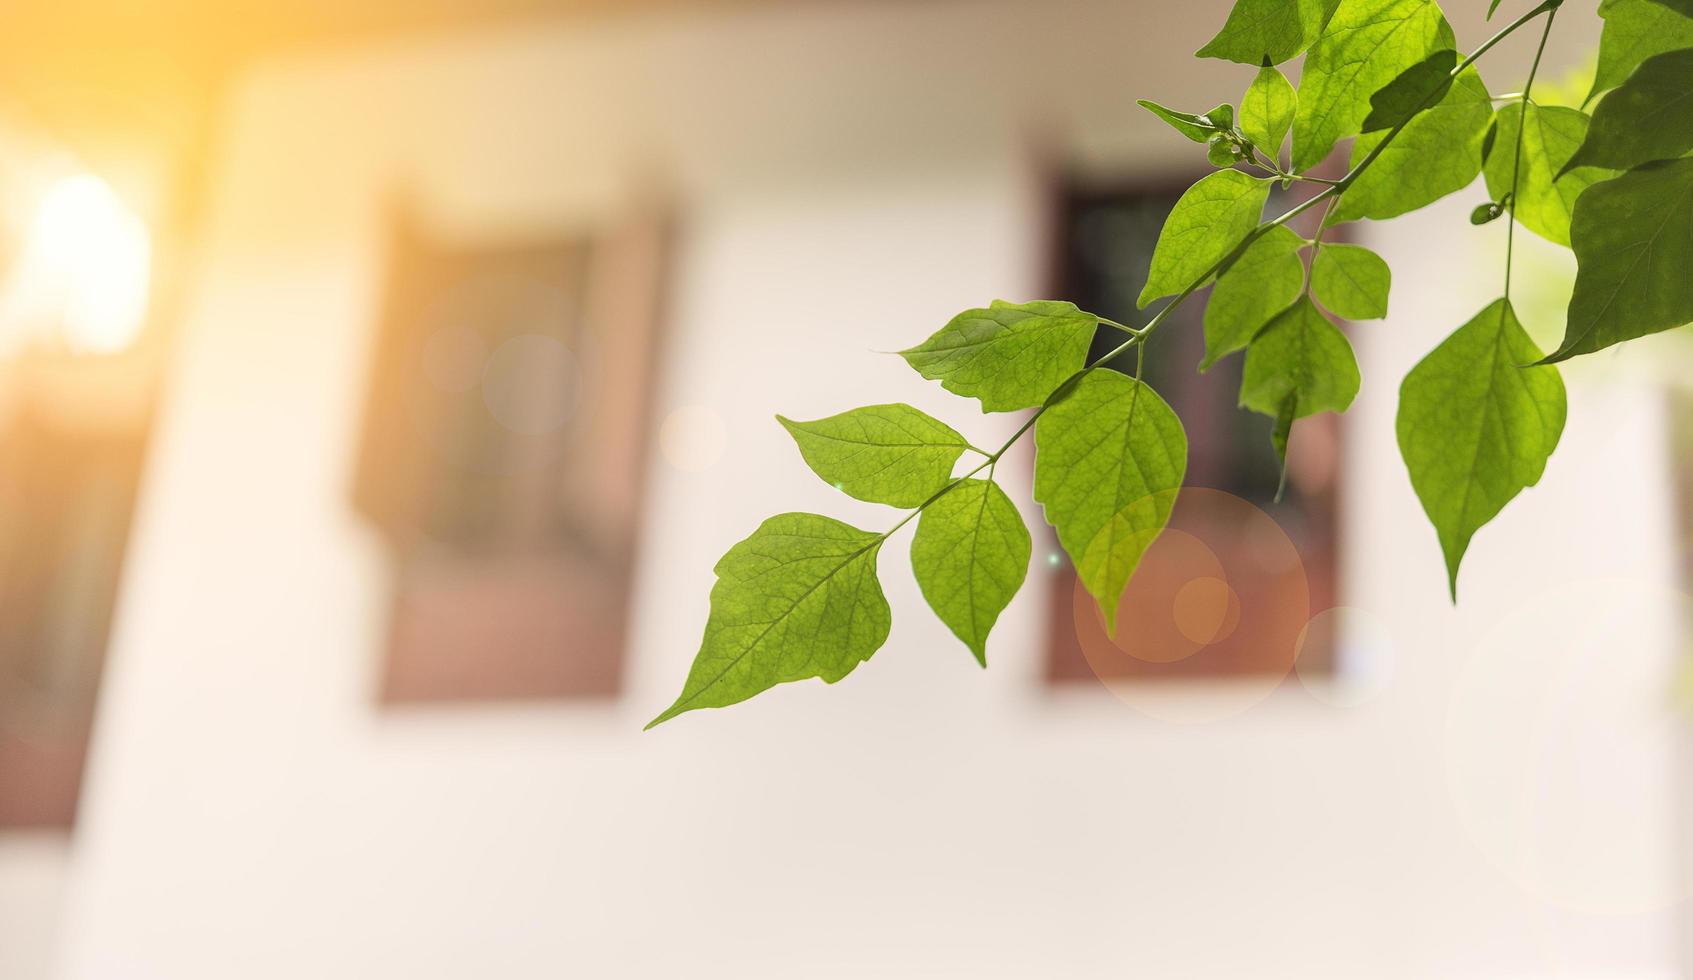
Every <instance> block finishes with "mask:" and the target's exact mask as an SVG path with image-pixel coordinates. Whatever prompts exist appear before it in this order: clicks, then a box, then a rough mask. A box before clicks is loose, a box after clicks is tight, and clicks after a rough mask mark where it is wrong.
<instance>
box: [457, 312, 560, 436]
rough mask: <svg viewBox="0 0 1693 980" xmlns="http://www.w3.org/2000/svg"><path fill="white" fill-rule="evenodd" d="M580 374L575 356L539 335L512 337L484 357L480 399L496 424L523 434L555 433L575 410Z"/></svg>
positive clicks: (556, 343)
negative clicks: (497, 421)
mask: <svg viewBox="0 0 1693 980" xmlns="http://www.w3.org/2000/svg"><path fill="white" fill-rule="evenodd" d="M580 386H581V373H580V370H579V368H578V365H577V362H576V356H575V355H574V354H572V353H571V352H570V348H568V347H566V346H564V344H562V343H560V342H559V341H558V340H556V339H555V338H552V337H547V336H543V335H541V334H524V335H522V336H518V337H513V338H512V339H510V340H508V341H506V342H505V343H503V344H501V345H500V346H499V349H497V350H495V351H494V353H493V355H492V356H491V357H489V358H488V362H487V366H486V368H485V369H484V371H483V375H482V399H483V402H484V403H485V404H486V405H487V406H488V411H489V412H490V413H492V415H493V416H494V418H496V419H498V420H499V422H500V424H501V425H503V426H505V427H506V428H508V429H510V430H511V431H513V432H517V433H520V434H523V435H544V434H546V433H549V432H553V431H556V430H557V429H558V428H559V427H560V426H562V425H563V424H564V423H565V422H566V421H567V420H568V419H569V418H570V416H571V415H572V414H573V413H574V412H575V410H576V404H577V400H578V397H579V395H580V390H579V389H580Z"/></svg>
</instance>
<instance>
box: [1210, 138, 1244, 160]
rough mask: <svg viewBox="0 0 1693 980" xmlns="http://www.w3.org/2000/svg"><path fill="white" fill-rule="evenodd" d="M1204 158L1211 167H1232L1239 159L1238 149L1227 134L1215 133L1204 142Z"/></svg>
mask: <svg viewBox="0 0 1693 980" xmlns="http://www.w3.org/2000/svg"><path fill="white" fill-rule="evenodd" d="M1205 159H1206V160H1208V161H1210V163H1211V166H1213V167H1232V166H1234V165H1235V162H1236V161H1238V160H1239V159H1240V151H1239V150H1238V149H1237V148H1236V147H1235V145H1234V141H1233V140H1230V139H1229V138H1228V137H1227V136H1222V135H1217V136H1213V137H1211V141H1210V142H1209V143H1206V144H1205Z"/></svg>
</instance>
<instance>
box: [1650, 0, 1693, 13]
mask: <svg viewBox="0 0 1693 980" xmlns="http://www.w3.org/2000/svg"><path fill="white" fill-rule="evenodd" d="M1654 2H1655V3H1658V4H1660V5H1662V6H1665V7H1668V8H1670V9H1671V10H1674V11H1676V12H1678V13H1680V14H1681V15H1682V16H1684V17H1693V0H1654Z"/></svg>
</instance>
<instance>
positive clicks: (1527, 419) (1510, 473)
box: [1395, 299, 1565, 600]
mask: <svg viewBox="0 0 1693 980" xmlns="http://www.w3.org/2000/svg"><path fill="white" fill-rule="evenodd" d="M1539 356H1540V350H1539V348H1537V347H1535V346H1534V342H1533V341H1532V340H1530V339H1529V337H1528V333H1527V332H1526V331H1524V330H1523V327H1522V324H1521V323H1519V322H1518V321H1517V316H1516V313H1515V311H1513V310H1512V309H1511V304H1510V302H1509V301H1508V300H1503V299H1501V300H1497V301H1495V302H1494V303H1493V304H1492V305H1490V306H1488V307H1487V309H1485V310H1482V311H1481V313H1479V314H1477V315H1476V318H1475V319H1473V320H1471V321H1470V322H1469V323H1466V324H1464V325H1463V326H1461V327H1459V328H1458V329H1457V331H1456V332H1455V333H1453V334H1452V336H1450V337H1448V338H1446V339H1445V340H1444V341H1442V342H1441V344H1440V346H1439V347H1436V348H1435V349H1434V350H1433V351H1431V352H1430V353H1429V355H1428V356H1427V357H1425V358H1423V359H1422V361H1421V362H1419V363H1418V364H1417V366H1416V367H1414V368H1412V369H1411V373H1410V374H1408V375H1406V376H1405V383H1404V384H1403V385H1401V386H1400V388H1399V418H1398V421H1397V422H1396V424H1395V428H1396V430H1397V432H1398V436H1399V452H1400V455H1402V456H1403V457H1404V458H1405V467H1406V469H1408V470H1409V471H1410V473H1411V486H1412V488H1413V489H1415V490H1416V491H1417V499H1419V500H1421V501H1422V503H1423V510H1424V511H1426V512H1427V513H1428V517H1429V520H1430V521H1432V522H1433V523H1434V529H1435V531H1436V533H1437V534H1438V535H1439V536H1440V550H1441V551H1442V553H1444V555H1445V557H1446V574H1447V581H1448V585H1449V587H1450V589H1451V591H1452V597H1453V599H1454V600H1456V599H1457V595H1458V564H1459V562H1461V561H1462V560H1463V558H1464V549H1466V548H1468V547H1469V543H1470V538H1471V537H1472V536H1473V535H1474V534H1475V532H1476V531H1477V530H1478V529H1480V528H1481V527H1482V525H1484V524H1486V523H1487V522H1488V521H1490V520H1492V519H1493V518H1494V516H1495V515H1496V514H1498V513H1499V511H1500V510H1502V509H1503V508H1504V506H1505V505H1506V504H1508V503H1510V502H1511V499H1512V498H1513V497H1515V496H1516V495H1517V494H1518V493H1520V492H1522V490H1523V489H1524V488H1525V487H1532V486H1534V485H1535V484H1536V483H1537V482H1539V480H1540V474H1541V473H1542V472H1544V471H1545V469H1546V460H1547V458H1548V457H1550V456H1551V455H1552V450H1553V449H1554V448H1556V447H1557V445H1558V436H1559V435H1560V434H1561V433H1562V432H1563V430H1564V409H1565V404H1564V382H1563V379H1562V378H1560V377H1559V376H1558V370H1557V368H1554V367H1530V368H1524V367H1519V366H1518V365H1522V364H1527V363H1529V362H1531V361H1534V360H1536V359H1538V358H1539Z"/></svg>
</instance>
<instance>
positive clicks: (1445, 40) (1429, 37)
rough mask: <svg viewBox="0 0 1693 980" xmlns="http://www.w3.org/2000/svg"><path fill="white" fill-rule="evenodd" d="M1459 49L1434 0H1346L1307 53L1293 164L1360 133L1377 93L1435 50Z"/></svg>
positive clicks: (1314, 159) (1303, 165)
mask: <svg viewBox="0 0 1693 980" xmlns="http://www.w3.org/2000/svg"><path fill="white" fill-rule="evenodd" d="M1456 46H1457V42H1456V39H1455V38H1454V37H1453V35H1452V28H1451V26H1449V25H1448V24H1447V23H1446V18H1445V17H1444V16H1442V14H1441V12H1440V6H1439V5H1438V4H1437V3H1435V2H1434V0H1342V2H1341V4H1340V7H1339V9H1337V10H1336V11H1335V13H1334V17H1333V19H1332V20H1330V21H1329V26H1328V28H1327V30H1325V31H1324V32H1323V36H1322V38H1321V39H1320V40H1318V41H1317V43H1315V44H1313V45H1312V46H1311V51H1310V53H1309V54H1307V55H1306V56H1305V68H1304V72H1303V75H1302V77H1301V78H1300V82H1299V112H1298V114H1297V115H1296V116H1295V117H1294V120H1293V168H1294V169H1295V170H1300V171H1303V170H1306V169H1308V168H1310V167H1313V166H1315V165H1316V164H1318V163H1319V162H1321V161H1322V159H1323V158H1324V157H1326V156H1328V154H1329V150H1331V149H1333V148H1334V144H1335V142H1336V141H1338V140H1340V139H1343V138H1344V137H1347V136H1352V135H1354V134H1356V133H1358V132H1359V131H1360V127H1361V126H1362V125H1363V122H1364V118H1365V117H1366V116H1368V115H1369V114H1370V96H1372V95H1374V94H1375V93H1376V92H1377V91H1378V90H1379V89H1381V87H1382V86H1384V85H1386V84H1388V83H1389V82H1391V81H1393V80H1394V79H1395V78H1397V77H1399V74H1400V73H1401V72H1403V71H1404V70H1405V69H1407V68H1409V67H1411V66H1412V65H1414V64H1416V63H1417V62H1419V61H1422V60H1423V59H1424V58H1427V57H1428V56H1429V55H1431V54H1433V53H1434V52H1436V51H1439V50H1442V49H1445V48H1453V47H1456Z"/></svg>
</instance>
